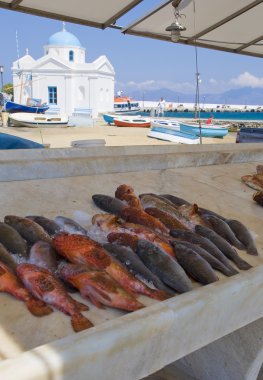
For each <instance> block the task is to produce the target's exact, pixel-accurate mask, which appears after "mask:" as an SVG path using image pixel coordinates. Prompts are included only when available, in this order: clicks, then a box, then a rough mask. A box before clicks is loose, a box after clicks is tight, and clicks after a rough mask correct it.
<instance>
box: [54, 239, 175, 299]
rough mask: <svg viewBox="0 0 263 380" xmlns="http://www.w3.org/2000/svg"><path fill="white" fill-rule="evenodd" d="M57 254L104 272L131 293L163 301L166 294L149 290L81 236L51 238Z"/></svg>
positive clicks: (95, 245) (105, 253) (96, 245)
mask: <svg viewBox="0 0 263 380" xmlns="http://www.w3.org/2000/svg"><path fill="white" fill-rule="evenodd" d="M53 243H54V247H55V249H56V250H57V252H58V253H59V254H60V255H62V256H63V257H65V258H66V259H68V260H69V261H71V262H72V263H74V264H85V265H88V266H89V267H90V268H91V269H99V270H105V271H106V272H107V273H108V274H109V275H110V276H111V277H112V278H114V279H115V280H116V281H117V282H118V283H119V284H121V285H122V287H123V288H124V289H126V290H127V291H129V292H131V293H133V294H134V293H137V294H144V295H146V296H148V297H151V298H154V299H157V300H164V299H166V298H167V294H166V293H165V292H163V291H162V290H155V289H151V288H149V287H148V286H147V285H145V284H144V283H143V282H141V281H139V280H138V279H136V278H135V277H134V276H133V275H132V274H131V273H129V272H128V271H127V269H125V268H124V267H123V266H122V265H121V264H120V263H119V262H117V261H116V260H114V259H113V258H112V257H111V256H110V254H109V253H108V252H107V251H106V250H105V249H104V248H103V247H102V246H101V245H100V244H98V243H97V242H95V241H94V240H92V239H90V238H89V237H87V236H83V235H68V234H59V235H56V236H55V237H54V238H53Z"/></svg>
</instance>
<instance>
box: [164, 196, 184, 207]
mask: <svg viewBox="0 0 263 380" xmlns="http://www.w3.org/2000/svg"><path fill="white" fill-rule="evenodd" d="M161 197H163V198H165V199H168V200H169V201H171V202H172V203H173V204H174V205H175V206H178V207H179V206H182V205H188V206H189V205H190V204H191V203H189V202H188V201H186V200H185V199H183V198H179V197H176V196H175V195H171V194H161Z"/></svg>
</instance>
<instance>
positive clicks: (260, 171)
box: [256, 165, 263, 174]
mask: <svg viewBox="0 0 263 380" xmlns="http://www.w3.org/2000/svg"><path fill="white" fill-rule="evenodd" d="M256 169H257V174H263V165H257V168H256Z"/></svg>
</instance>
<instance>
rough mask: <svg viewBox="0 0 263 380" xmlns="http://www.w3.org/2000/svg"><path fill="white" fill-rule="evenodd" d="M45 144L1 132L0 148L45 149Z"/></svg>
mask: <svg viewBox="0 0 263 380" xmlns="http://www.w3.org/2000/svg"><path fill="white" fill-rule="evenodd" d="M44 148H45V145H43V144H39V143H36V142H35V141H32V140H28V139H24V138H22V137H18V136H13V135H9V134H8V133H0V149H44Z"/></svg>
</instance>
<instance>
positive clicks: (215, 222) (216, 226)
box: [204, 215, 245, 250]
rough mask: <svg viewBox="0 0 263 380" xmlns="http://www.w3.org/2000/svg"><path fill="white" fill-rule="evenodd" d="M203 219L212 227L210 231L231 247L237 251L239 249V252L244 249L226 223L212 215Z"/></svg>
mask: <svg viewBox="0 0 263 380" xmlns="http://www.w3.org/2000/svg"><path fill="white" fill-rule="evenodd" d="M204 218H205V219H206V220H207V221H208V222H209V224H210V225H211V226H212V229H213V230H214V231H215V232H216V233H217V234H218V235H220V236H222V238H224V239H225V240H227V241H228V242H229V243H230V244H231V245H233V246H234V247H236V248H237V249H240V250H244V249H245V247H244V245H243V244H242V243H241V241H239V240H238V239H237V238H236V235H235V234H234V232H233V231H232V230H231V228H230V227H229V225H228V224H227V222H226V221H224V220H222V219H219V218H217V217H216V216H214V215H205V216H204Z"/></svg>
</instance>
